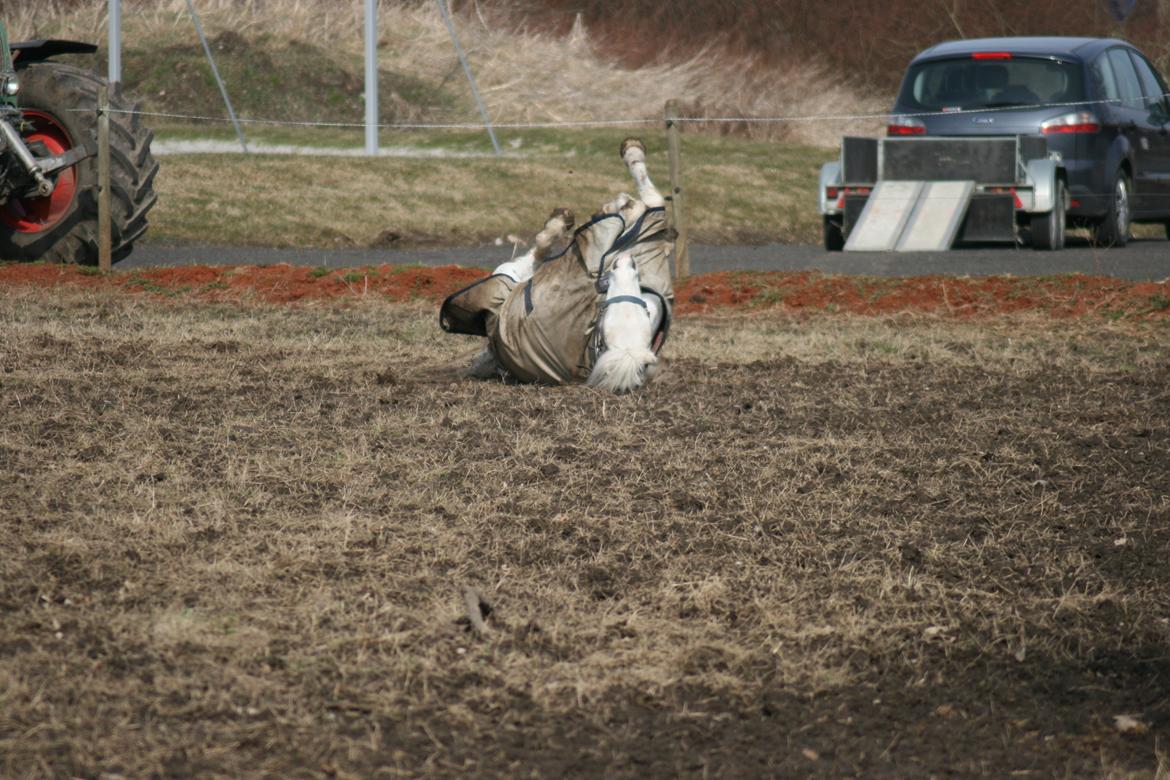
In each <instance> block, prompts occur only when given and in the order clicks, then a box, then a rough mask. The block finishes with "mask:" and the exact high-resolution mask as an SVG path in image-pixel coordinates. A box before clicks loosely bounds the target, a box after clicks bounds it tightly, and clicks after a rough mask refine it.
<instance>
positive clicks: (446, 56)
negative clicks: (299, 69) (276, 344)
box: [5, 0, 889, 145]
mask: <svg viewBox="0 0 1170 780" xmlns="http://www.w3.org/2000/svg"><path fill="white" fill-rule="evenodd" d="M105 7H106V3H105V2H104V0H81V1H80V2H64V3H52V2H50V3H36V4H31V5H30V4H21V5H20V6H18V7H15V8H12V9H10V10H7V11H5V13H6V14H7V16H8V17H9V21H10V24H11V26H12V28H13V35H14V37H16V38H21V37H39V36H48V35H55V36H67V37H79V38H82V39H88V40H92V41H94V42H95V43H99V44H104V41H105ZM123 7H124V11H123V24H124V29H125V41H126V44H125V45H126V46H127V48H128V49H130V50H134V49H137V50H138V51H140V52H152V53H154V55H155V56H153V57H152V56H149V55H146V56H140V57H138V60H140V61H141V65H137V67H138V68H139V70H143V69H146V70H149V69H151V68H154V67H157V66H158V65H159V59H158V56H157V55H158V54H159V53H160V52H162V53H164V54H167V55H168V56H173V55H174V52H172V51H171V49H172V48H173V47H174V46H176V45H180V46H186V47H187V48H188V49H189V50H190V52H194V53H196V54H198V52H199V49H198V42H197V40H196V38H195V37H194V31H193V28H192V26H191V22H190V19H189V17H188V16H187V12H186V10H185V8H186V5H185V3H184V2H183V0H126V2H124V3H123ZM198 8H199V11H200V14H201V16H202V17H203V23H204V26H205V28H206V29H207V32H208V35H209V37H211V38H213V39H217V38H218V37H219V36H223V35H224V34H225V33H227V34H229V35H230V38H228V39H223V40H222V41H221V45H217V50H219V55H218V56H220V57H221V59H224V60H228V61H230V60H231V59H232V58H233V56H234V54H233V49H236V50H239V51H237V52H236V53H237V54H239V53H240V52H241V51H243V49H242V47H241V46H240V43H239V42H240V41H241V40H242V41H246V42H248V44H250V45H252V46H254V47H255V49H254V51H253V53H252V55H251V57H250V58H248V57H242V55H241V65H240V67H241V68H243V67H244V64H245V63H247V62H248V61H249V59H250V60H251V64H252V65H255V64H256V62H257V61H264V60H265V59H270V60H272V61H273V62H275V63H277V65H278V67H279V68H281V69H286V68H287V63H288V62H291V61H296V60H297V58H298V57H301V58H303V57H304V56H305V54H306V51H305V49H304V46H305V45H312V46H314V47H319V48H314V49H313V50H312V55H311V56H321V57H327V58H330V59H333V60H336V61H338V62H340V63H342V64H343V65H345V66H346V67H347V68H348V69H349V70H350V71H352V72H353V73H360V55H361V51H362V49H361V46H362V39H361V29H362V27H361V25H362V19H361V4H360V3H356V2H355V3H335V2H332V1H331V0H247V2H235V0H201V2H200V3H198ZM464 10H465V12H464V13H461V14H459V35H460V37H461V39H462V43H463V45H464V47H465V49H466V50H467V52H468V56H469V58H470V60H471V63H472V66H473V67H474V69H475V74H476V79H477V81H478V83H479V88H480V91H481V93H482V95H483V98H484V100H485V102H486V104H487V106H488V109H489V112H490V114H491V116H492V118H493V120H494V121H496V122H517V121H543V122H548V121H556V122H561V121H592V120H613V119H621V120H643V119H654V120H657V119H660V118H661V117H662V115H663V107H664V104H665V101H666V100H667V99H670V98H679V99H681V100H683V101H684V103H685V106H686V111H687V113H688V114H694V115H699V116H706V117H714V116H772V117H775V116H790V115H821V114H841V113H848V112H861V113H872V112H881V111H885V110H887V109H888V106H887V105H886V104H887V103H888V102H889V100H888V97H889V96H888V95H884V94H882V95H873V94H870V93H868V92H864V91H860V90H857V89H854V88H852V87H850V86H849V84H848V83H847V81H846V80H844V79H842V78H841V77H840V76H839V75H837V74H834V73H832V72H831V71H830V70H829V69H828V68H826V67H825V66H824V64H823V63H822V60H821V59H820V58H817V59H815V60H800V59H792V60H786V61H785V62H784V63H783V66H782V67H773V66H768V67H765V66H764V65H763V59H762V57H761V55H760V54H758V53H751V54H745V53H743V52H735V53H733V52H731V51H729V50H727V49H725V48H723V47H720V46H717V45H714V44H715V42H714V41H712V45H710V46H708V45H705V44H702V43H700V45H697V46H695V47H693V48H691V49H689V50H687V51H686V52H685V53H681V54H680V55H679V56H676V57H671V58H669V59H668V60H663V61H660V62H655V63H654V64H648V65H645V66H644V67H641V68H640V69H638V70H637V71H631V70H629V69H627V68H626V67H624V66H623V65H621V64H619V63H617V62H615V61H614V58H613V55H612V52H611V51H610V50H609V48H608V47H607V44H606V42H605V41H604V40H599V39H598V37H597V35H596V34H595V33H594V32H593V31H592V30H591V29H590V28H589V27H588V26H585V25H577V26H575V27H574V26H572V25H570V27H569V28H567V29H565V30H563V31H559V30H558V31H557V32H555V33H553V32H550V31H549V30H547V29H537V28H535V27H524V26H522V25H519V26H518V25H517V24H515V23H514V22H513V21H509V20H508V19H502V18H499V17H497V16H491V17H489V16H488V15H486V14H484V13H477V12H476V10H477V9H476V8H474V7H472V8H467V9H464ZM379 20H380V28H381V36H380V44H379V62H380V66H381V67H382V68H383V69H384V71H385V76H384V78H386V79H389V80H393V79H396V78H405V77H409V78H412V79H418V80H421V82H423V83H425V84H426V85H429V87H430V88H431V89H432V90H433V91H435V92H441V91H443V90H447V91H453V92H454V93H456V94H458V95H459V96H460V97H461V100H462V102H461V105H460V106H459V110H458V111H457V112H456V113H449V112H447V111H445V110H444V111H438V109H434V110H432V112H431V113H430V114H429V115H428V114H423V115H421V116H420V115H418V114H417V113H416V112H412V111H410V110H407V108H405V107H404V109H403V111H401V112H399V113H400V114H401V115H403V116H408V117H411V118H413V119H429V120H430V121H436V120H444V121H452V120H459V121H471V122H475V121H477V118H478V116H477V114H476V112H475V110H474V104H473V103H472V101H471V98H470V94H469V91H468V88H467V86H466V83H465V82H464V81H463V78H462V75H461V72H460V70H459V63H458V60H457V59H456V56H455V53H454V51H453V50H452V47H451V43H450V39H449V38H448V34H447V30H446V27H445V26H444V24H443V21H442V18H441V17H440V16H439V14H438V11H437V10H436V8H435V5H434V3H431V2H426V3H383V5H382V8H381V14H380V17H379ZM638 45H639V46H643V47H647V49H648V50H649V51H655V50H656V44H655V42H654V41H652V40H646V41H639V42H638ZM131 54H133V52H131ZM137 56H138V55H134V56H128V59H127V62H126V78H127V82H128V83H130V84H131V85H133V84H135V83H136V81H138V80H140V79H141V78H143V77H144V75H145V74H139V75H136V74H135V73H134V72H133V67H132V66H136V62H135V61H133V60H134V58H135V57H137ZM193 64H194V66H198V67H193V68H192V72H191V73H185V74H183V78H182V79H175V81H176V83H175V84H174V85H172V86H171V87H170V89H168V90H166V91H167V92H168V94H163V95H160V94H159V91H160V90H159V89H158V88H157V87H156V86H155V87H152V89H151V90H150V91H147V92H144V93H143V94H141V95H140V97H142V98H143V100H144V106H145V108H146V109H153V110H158V109H162V110H166V111H178V112H180V113H187V114H190V113H199V112H197V111H192V106H197V107H199V108H202V109H206V108H207V107H208V106H211V107H214V106H215V105H216V101H217V93H216V90H215V87H214V84H213V83H212V82H210V81H209V80H208V79H207V78H206V76H205V73H204V68H203V66H202V63H200V62H199V60H198V59H196V60H194V63H193ZM196 71H197V72H196ZM238 78H240V76H237V79H238ZM244 78H249V79H257V83H260V84H263V83H266V82H264V81H263V79H262V76H261V75H257V74H252V75H250V76H245V77H244ZM305 78H308V76H307V75H306V76H302V80H304V79H305ZM192 80H194V81H195V83H197V84H201V85H202V87H203V92H204V93H205V94H204V95H203V98H206V100H204V99H200V100H194V99H192V98H190V96H188V99H187V100H185V101H184V104H183V105H176V104H174V103H173V99H174V98H175V96H176V95H180V96H181V95H183V94H184V93H185V92H187V91H189V89H188V88H187V87H189V82H191V81H192ZM148 81H150V82H151V84H153V83H154V82H155V81H157V78H156V79H153V80H148ZM184 85H186V86H184ZM231 86H232V84H230V83H229V88H230V87H231ZM237 87H239V82H238V81H237ZM293 88H295V85H294V86H293V87H290V89H293ZM354 90H360V82H358V81H354V82H353V85H352V89H351V90H350V91H351V92H352V91H354ZM168 95H169V96H168ZM398 99H399V100H401V101H404V102H412V101H413V100H414V98H413V97H412V96H411V95H409V94H406V93H403V94H402V95H400V96H398ZM391 102H392V101H391ZM335 109H336V106H335V105H323V106H320V107H319V108H318V111H317V112H316V113H313V114H309V113H308V112H307V111H305V110H298V113H297V115H295V116H284V115H279V116H274V117H273V116H269V115H268V114H266V115H265V116H266V117H267V118H277V119H295V120H315V121H347V119H348V121H354V122H360V121H361V118H362V117H361V111H360V109H359V110H355V111H354V112H353V115H352V116H351V117H346V116H340V115H338V113H337V112H336V110H335ZM436 111H438V112H437V113H436ZM221 113H222V112H217V114H216V115H220V114H221ZM243 113H245V114H247V115H252V116H255V114H253V113H252V112H243ZM276 113H278V114H279V113H280V112H279V111H276ZM880 125H881V123H880V121H878V120H859V121H835V122H821V123H815V124H813V123H798V124H759V125H737V126H734V127H732V126H724V125H720V126H719V129H721V130H734V131H736V132H738V133H750V134H756V135H769V136H773V137H775V136H778V135H784V136H788V137H791V138H793V139H795V140H798V141H802V142H806V143H818V144H821V145H829V144H832V143H835V142H836V140H837V138H838V137H839V136H840V135H841V133H842V132H846V131H849V132H854V133H866V132H874V131H876V129H877V128H878V127H880Z"/></svg>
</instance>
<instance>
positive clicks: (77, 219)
mask: <svg viewBox="0 0 1170 780" xmlns="http://www.w3.org/2000/svg"><path fill="white" fill-rule="evenodd" d="M19 77H20V95H19V96H18V100H19V101H20V108H21V111H22V112H23V114H24V118H25V122H26V129H25V132H24V137H25V141H26V143H33V142H37V141H39V142H40V143H42V144H44V146H45V147H47V148H48V150H49V152H50V153H52V154H60V153H61V152H64V151H68V150H69V149H72V148H73V147H75V146H81V145H87V144H88V145H90V148H91V149H93V151H94V154H93V155H91V156H90V157H87V158H85V159H84V160H82V161H81V162H79V163H77V164H76V165H74V166H73V167H72V168H69V169H66V170H64V171H61V172H59V173H57V174H56V181H55V183H56V188H55V189H54V191H53V193H52V194H51V195H49V196H47V197H42V198H34V197H28V198H15V197H14V198H10V199H9V200H8V202H6V203H4V204H0V259H4V260H24V261H31V260H42V261H45V262H50V263H84V264H87V265H92V264H96V263H97V259H98V197H97V194H98V159H97V124H98V119H97V108H98V88H99V87H100V86H101V84H102V83H103V79H102V78H100V77H99V76H98V75H97V74H95V73H92V72H90V71H87V70H82V69H81V68H75V67H73V66H71V65H63V64H61V63H57V62H38V63H33V64H30V65H29V66H28V67H25V68H22V69H21V70H20V71H19ZM110 108H111V109H113V110H112V111H111V112H110V217H111V220H110V221H111V223H112V224H111V236H112V241H111V243H112V248H113V260H114V262H117V261H118V260H121V259H122V258H124V257H125V256H126V255H128V254H130V250H131V248H132V244H133V243H134V241H135V240H136V239H137V238H139V237H140V236H141V235H142V234H143V232H144V231H145V230H146V214H147V212H148V211H150V209H151V207H153V206H154V204H155V202H156V201H157V200H158V196H157V195H156V194H155V191H154V177H155V175H156V174H157V173H158V162H157V161H155V159H154V156H153V155H152V154H151V153H150V141H151V139H152V138H153V137H154V133H152V132H151V131H150V130H149V129H147V128H145V127H143V126H142V122H141V118H140V117H139V115H138V114H133V113H122V112H124V111H133V110H134V109H135V108H136V106H135V105H134V104H132V103H131V102H130V101H128V100H127V99H126V97H125V96H124V95H123V94H122V90H121V86H120V85H116V86H115V87H114V89H112V90H111V91H110ZM30 126H31V127H30Z"/></svg>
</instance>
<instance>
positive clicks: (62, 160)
mask: <svg viewBox="0 0 1170 780" xmlns="http://www.w3.org/2000/svg"><path fill="white" fill-rule="evenodd" d="M5 148H8V149H11V150H12V153H13V154H14V155H16V159H17V160H19V161H20V164H21V167H23V168H24V170H25V172H27V173H28V175H29V176H30V177H32V180H33V182H34V185H33V187H32V190H31V191H30V192H29V193H28V194H29V195H32V196H35V197H47V196H49V195H52V194H53V189H54V188H55V187H56V185H55V184H54V183H53V180H52V179H50V178H49V177H50V176H51V175H52V174H54V173H57V172H58V171H63V170H65V169H66V168H71V167H72V166H74V165H76V164H77V163H79V162H81V161H82V160H84V159H86V158H87V157H92V156H93V155H94V154H95V153H96V152H95V150H94V147H93V144H92V143H87V144H84V145H81V146H75V147H73V148H72V149H70V150H69V151H67V152H62V153H61V154H57V155H53V156H51V157H35V156H33V153H32V151H31V150H30V149H29V148H28V146H27V145H26V144H25V143H24V139H23V138H21V137H20V133H18V132H17V131H16V128H14V127H13V126H12V125H11V124H10V123H9V122H6V121H4V120H2V119H0V151H3V150H4V149H5Z"/></svg>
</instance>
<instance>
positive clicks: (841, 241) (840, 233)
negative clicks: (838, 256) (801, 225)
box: [824, 217, 845, 252]
mask: <svg viewBox="0 0 1170 780" xmlns="http://www.w3.org/2000/svg"><path fill="white" fill-rule="evenodd" d="M824 234H825V251H827V252H840V251H841V250H842V249H844V248H845V231H844V230H843V229H842V227H841V223H840V222H839V221H838V220H836V219H833V218H832V217H825V218H824Z"/></svg>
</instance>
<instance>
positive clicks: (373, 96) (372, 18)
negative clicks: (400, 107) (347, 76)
mask: <svg viewBox="0 0 1170 780" xmlns="http://www.w3.org/2000/svg"><path fill="white" fill-rule="evenodd" d="M365 44H366V47H365V48H366V154H367V155H368V156H370V157H373V156H374V155H376V154H378V0H366V35H365Z"/></svg>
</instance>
